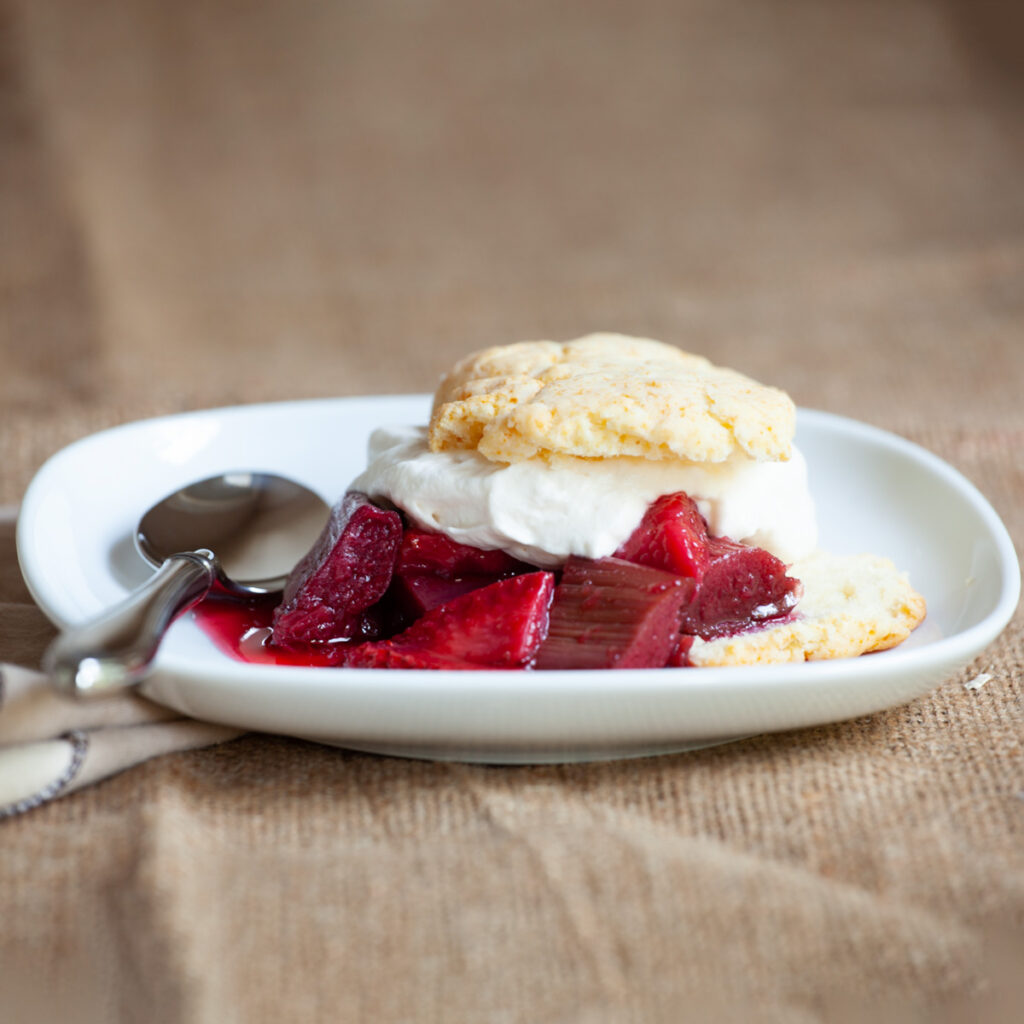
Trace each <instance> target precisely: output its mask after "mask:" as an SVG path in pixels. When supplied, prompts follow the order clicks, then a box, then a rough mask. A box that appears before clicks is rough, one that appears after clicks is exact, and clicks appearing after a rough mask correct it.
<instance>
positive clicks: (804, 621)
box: [689, 551, 926, 667]
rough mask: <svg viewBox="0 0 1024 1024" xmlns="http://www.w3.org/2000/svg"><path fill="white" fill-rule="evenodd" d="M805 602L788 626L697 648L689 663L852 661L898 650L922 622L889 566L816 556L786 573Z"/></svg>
mask: <svg viewBox="0 0 1024 1024" xmlns="http://www.w3.org/2000/svg"><path fill="white" fill-rule="evenodd" d="M789 574H790V575H791V576H795V577H796V578H797V579H799V580H800V581H801V583H802V584H803V587H804V592H803V596H802V597H801V599H800V602H799V604H798V605H797V609H796V615H795V616H794V618H793V620H792V621H787V622H781V623H779V624H777V625H774V626H767V627H764V628H761V629H758V630H756V631H754V632H750V633H741V634H739V635H737V636H728V637H722V638H720V639H717V640H700V639H697V640H695V641H694V643H693V647H692V648H691V650H690V653H689V658H690V661H691V662H692V664H694V665H696V666H701V667H707V666H711V665H768V664H774V663H780V662H792V661H814V660H818V659H824V658H851V657H856V656H857V655H859V654H866V653H868V652H870V651H882V650H886V649H887V648H890V647H895V646H896V645H897V644H900V643H902V642H903V641H904V640H906V638H907V637H908V636H910V633H911V632H912V631H913V630H914V629H915V628H916V627H917V626H918V625H919V624H920V623H921V621H922V620H923V619H924V617H925V611H926V609H925V601H924V598H923V597H921V595H920V594H918V593H917V592H916V591H915V590H914V589H913V587H911V585H910V583H909V582H908V580H907V577H906V574H905V573H902V572H900V571H899V570H897V568H896V566H895V565H893V563H892V562H891V561H889V560H888V559H887V558H880V557H878V556H875V555H832V554H827V553H825V552H821V551H819V552H816V553H815V554H813V555H811V556H809V557H808V558H805V559H802V560H800V561H798V562H795V563H794V564H793V565H792V566H791V567H790V570H789Z"/></svg>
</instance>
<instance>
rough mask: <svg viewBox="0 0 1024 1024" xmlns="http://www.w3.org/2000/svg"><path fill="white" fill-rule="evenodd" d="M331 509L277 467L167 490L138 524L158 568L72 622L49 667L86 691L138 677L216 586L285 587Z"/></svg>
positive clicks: (255, 591) (241, 593)
mask: <svg viewBox="0 0 1024 1024" xmlns="http://www.w3.org/2000/svg"><path fill="white" fill-rule="evenodd" d="M328 511H329V509H328V506H327V504H326V502H324V501H323V499H322V498H320V497H319V495H317V494H315V493H314V492H313V491H311V490H309V489H308V488H306V487H303V486H302V485H301V484H298V483H296V482H295V481H293V480H289V479H287V478H285V477H281V476H277V475H276V474H272V473H259V472H250V471H233V472H228V473H223V474H220V475H218V476H213V477H208V478H206V479H204V480H200V481H197V482H195V483H192V484H189V485H188V486H186V487H183V488H181V489H180V490H177V491H175V492H174V493H173V494H169V495H167V496H166V497H165V498H163V499H161V500H160V501H159V502H157V503H156V504H155V505H154V506H153V507H152V508H151V509H150V510H149V511H148V512H146V514H145V515H144V516H143V517H142V519H141V520H140V521H139V524H138V528H137V530H136V533H135V546H136V548H137V549H138V551H139V553H140V554H141V555H142V557H143V558H144V559H145V560H146V561H147V562H149V563H150V564H151V565H153V566H155V567H156V569H157V571H156V572H155V573H154V574H153V576H151V577H150V578H149V580H147V581H146V583H144V584H143V585H142V586H141V587H139V588H138V589H137V590H136V591H134V592H133V593H132V594H131V595H129V596H128V597H127V598H126V599H125V600H124V601H123V602H121V603H120V604H118V605H117V606H115V607H114V608H112V609H110V610H109V611H108V612H106V613H105V614H103V615H102V616H100V617H99V618H96V619H93V620H91V621H89V622H87V623H84V624H82V625H79V626H76V627H73V628H71V629H68V630H66V631H65V632H63V633H62V634H61V635H60V636H59V637H58V638H57V639H56V640H55V641H54V642H53V644H52V645H51V646H50V648H49V650H48V651H47V652H46V655H45V656H44V659H43V667H44V668H45V669H46V671H47V672H49V674H50V677H51V678H52V680H53V682H54V685H55V686H56V687H57V689H59V690H60V691H62V692H64V693H68V694H72V695H74V696H76V697H82V696H91V695H94V694H105V693H113V692H117V691H120V690H123V689H125V688H127V687H131V686H134V685H136V684H137V683H139V682H141V681H142V679H143V678H145V676H146V675H147V674H148V672H149V670H150V666H151V665H152V662H153V659H154V657H155V656H156V652H157V650H158V649H159V646H160V641H161V640H162V638H163V635H164V633H165V632H166V630H167V628H168V627H169V626H170V624H171V623H172V622H173V621H174V619H176V618H177V617H178V616H179V615H181V614H182V613H183V612H185V611H187V610H188V609H189V608H191V607H193V606H194V605H195V604H197V603H198V602H199V601H201V600H202V599H203V598H204V597H206V596H207V595H208V594H209V593H210V592H211V591H216V592H220V593H224V594H227V595H232V596H235V597H240V598H245V597H253V596H258V595H264V594H273V593H276V592H278V591H280V590H281V588H282V587H283V586H284V584H285V581H286V580H287V578H288V574H289V573H290V572H291V570H292V568H293V567H294V566H295V564H296V563H297V562H298V561H299V560H300V559H301V558H302V556H303V555H304V554H306V552H307V551H308V550H309V549H310V547H312V545H313V542H314V541H315V540H316V538H317V537H318V536H319V534H320V531H321V530H322V529H323V527H324V524H325V523H326V521H327V515H328Z"/></svg>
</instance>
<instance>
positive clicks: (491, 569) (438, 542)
mask: <svg viewBox="0 0 1024 1024" xmlns="http://www.w3.org/2000/svg"><path fill="white" fill-rule="evenodd" d="M531 568H532V566H529V565H527V564H526V563H525V562H520V561H518V560H517V559H515V558H513V557H512V556H511V555H507V554H506V553H505V552H504V551H484V550H482V549H481V548H471V547H470V546H469V545H468V544H460V543H459V542H458V541H456V540H452V539H451V537H448V536H446V535H445V534H443V533H428V532H427V531H426V530H416V529H407V530H406V531H405V533H404V534H403V535H402V547H401V550H400V551H399V554H398V562H397V564H396V565H395V572H396V574H398V575H405V576H408V575H423V574H428V575H431V576H439V577H440V578H441V579H445V580H454V579H461V578H463V577H466V576H490V577H492V578H493V579H498V578H500V577H503V576H514V575H518V574H519V573H521V572H528V571H530V569H531Z"/></svg>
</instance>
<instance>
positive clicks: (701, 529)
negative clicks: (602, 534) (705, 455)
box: [616, 492, 800, 639]
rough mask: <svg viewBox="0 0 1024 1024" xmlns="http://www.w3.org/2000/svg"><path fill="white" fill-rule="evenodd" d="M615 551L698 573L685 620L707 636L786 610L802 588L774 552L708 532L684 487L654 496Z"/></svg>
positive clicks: (651, 563)
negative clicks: (636, 525) (638, 523)
mask: <svg viewBox="0 0 1024 1024" xmlns="http://www.w3.org/2000/svg"><path fill="white" fill-rule="evenodd" d="M616 556H617V557H619V558H625V559H628V560H629V561H634V562H638V563H639V564H641V565H649V566H652V567H654V568H657V569H663V570H666V571H668V572H672V573H677V574H679V575H680V576H686V577H689V578H691V579H693V580H694V581H695V583H696V584H697V586H696V588H695V590H694V592H693V594H692V597H691V598H690V600H689V601H688V602H687V604H686V606H685V607H684V610H683V616H682V619H681V626H682V631H683V632H684V633H690V634H694V635H696V636H700V637H702V638H704V639H709V638H711V637H715V636H723V635H725V634H727V633H735V632H739V631H740V630H743V629H749V628H750V627H752V626H756V625H759V624H761V623H763V622H766V621H769V620H771V619H777V618H779V617H781V616H784V615H786V614H788V613H789V612H790V611H792V609H793V607H794V606H795V604H796V602H797V599H798V598H799V594H800V584H799V581H797V580H795V579H792V578H791V577H789V576H787V575H786V566H785V564H784V563H783V562H782V561H780V560H779V559H778V558H776V557H775V556H774V555H772V554H769V553H768V552H767V551H765V550H764V549H763V548H758V547H753V546H751V545H748V544H737V543H736V542H735V541H732V540H729V539H728V538H727V537H711V536H709V535H708V529H707V523H706V522H705V521H704V518H703V517H702V516H701V514H700V512H699V511H698V509H697V505H696V503H695V502H694V501H693V500H692V499H691V498H690V497H689V496H688V495H686V494H683V493H681V492H679V493H676V494H666V495H664V496H663V497H661V498H659V499H658V500H657V501H655V502H654V503H653V504H652V505H651V507H650V508H649V509H648V510H647V513H646V514H645V515H644V518H643V520H642V521H641V523H640V525H639V526H638V527H637V528H636V530H634V531H633V533H632V535H631V536H630V537H629V539H628V540H627V541H626V542H625V543H624V544H623V545H622V546H621V547H620V548H619V550H618V551H616Z"/></svg>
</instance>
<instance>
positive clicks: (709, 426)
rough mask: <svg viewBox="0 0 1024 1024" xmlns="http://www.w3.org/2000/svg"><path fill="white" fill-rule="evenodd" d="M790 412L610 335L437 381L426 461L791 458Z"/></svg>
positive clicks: (483, 363) (775, 395)
mask: <svg viewBox="0 0 1024 1024" xmlns="http://www.w3.org/2000/svg"><path fill="white" fill-rule="evenodd" d="M795 426H796V409H795V407H794V405H793V402H792V400H791V399H790V398H789V396H788V395H787V394H785V392H783V391H780V390H778V389H777V388H773V387H768V386H765V385H763V384H758V383H757V382H756V381H753V380H751V379H750V378H749V377H745V376H744V375H743V374H740V373H737V372H736V371H735V370H728V369H723V368H721V367H717V366H714V365H712V364H711V363H710V362H709V361H708V360H707V359H705V358H704V357H703V356H697V355H691V354H690V353H687V352H683V351H681V350H680V349H678V348H675V347H674V346H672V345H666V344H664V343H662V342H659V341H652V340H650V339H647V338H632V337H627V336H625V335H620V334H591V335H589V336H587V337H584V338H579V339H577V340H576V341H569V342H561V343H560V342H553V341H532V342H521V343H519V344H516V345H506V346H500V347H496V348H489V349H485V350H483V351H480V352H476V353H474V354H472V355H470V356H468V357H466V358H465V359H463V360H462V361H461V362H459V363H458V364H457V365H456V366H455V367H454V368H453V369H452V370H451V372H450V373H448V374H447V375H446V376H445V377H444V379H443V380H442V382H441V385H440V387H439V389H438V392H437V395H436V398H435V401H434V409H433V414H432V416H431V422H430V447H431V448H432V449H433V450H434V451H446V450H451V449H475V450H476V451H478V452H479V453H480V454H481V455H483V456H485V457H486V458H487V459H490V460H491V461H494V462H505V463H511V462H518V461H520V460H522V459H529V458H532V457H534V456H545V455H569V456H575V457H580V458H587V459H595V458H608V457H612V456H622V455H625V456H639V457H642V458H645V459H683V460H686V461H691V462H723V461H725V460H726V459H728V458H729V457H730V456H731V455H734V454H736V453H740V452H742V453H745V454H746V455H747V456H750V457H752V458H754V459H759V460H783V459H787V458H788V457H789V455H790V452H791V449H792V442H793V434H794V430H795Z"/></svg>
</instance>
